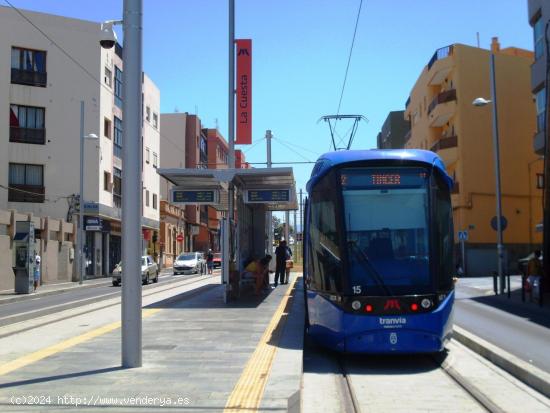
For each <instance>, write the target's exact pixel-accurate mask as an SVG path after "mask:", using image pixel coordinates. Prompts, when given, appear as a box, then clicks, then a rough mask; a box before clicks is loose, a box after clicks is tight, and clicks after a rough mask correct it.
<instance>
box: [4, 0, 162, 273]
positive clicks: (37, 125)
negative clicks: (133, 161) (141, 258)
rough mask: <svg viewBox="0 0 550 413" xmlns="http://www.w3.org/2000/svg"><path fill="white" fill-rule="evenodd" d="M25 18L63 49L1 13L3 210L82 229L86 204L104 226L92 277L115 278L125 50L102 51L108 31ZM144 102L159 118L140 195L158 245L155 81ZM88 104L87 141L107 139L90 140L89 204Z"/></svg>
mask: <svg viewBox="0 0 550 413" xmlns="http://www.w3.org/2000/svg"><path fill="white" fill-rule="evenodd" d="M23 13H24V14H25V16H26V17H27V18H28V19H29V20H30V21H32V22H33V24H34V25H36V26H37V27H39V28H40V29H41V30H43V31H44V32H45V33H49V34H50V36H51V37H52V38H53V39H54V40H55V42H56V43H57V44H59V45H60V46H61V47H62V48H63V50H60V49H59V48H58V47H57V46H56V45H55V44H53V43H52V42H51V41H50V40H49V39H47V38H46V37H45V36H44V35H42V34H41V33H40V32H39V31H37V30H36V29H35V28H34V27H33V26H32V25H31V24H30V23H29V22H28V21H27V20H25V19H23V18H22V17H21V16H20V15H19V14H18V13H17V12H16V11H15V10H13V9H11V8H9V7H0V61H3V62H6V64H4V65H1V66H0V114H3V115H0V133H2V134H3V136H5V139H0V184H1V188H0V209H6V210H8V209H14V210H17V211H19V212H20V213H32V214H34V215H35V216H49V217H51V218H52V219H56V220H66V221H68V222H76V221H77V218H78V207H79V204H80V205H82V209H83V213H84V215H85V217H84V218H85V223H86V222H88V221H89V220H92V219H93V220H94V221H95V225H89V230H86V232H85V233H86V239H85V251H86V264H87V266H86V273H87V275H88V276H91V277H93V276H101V275H108V274H109V273H110V272H111V271H112V269H113V268H114V266H115V265H116V264H117V263H118V262H119V261H120V256H121V239H120V236H121V232H120V231H121V225H120V219H121V201H122V197H123V196H124V194H123V193H122V185H121V182H122V181H121V180H122V172H123V169H124V165H123V163H122V160H121V157H122V155H121V153H122V147H123V145H124V142H122V130H123V127H124V125H123V122H124V117H123V113H122V102H123V99H124V97H123V96H122V73H123V70H124V67H123V62H122V47H121V46H120V45H117V46H116V47H114V48H112V49H103V48H101V47H100V45H99V42H98V39H99V34H100V30H101V25H100V23H96V22H90V21H84V20H78V19H70V18H66V17H62V16H55V15H50V14H44V13H36V12H32V11H23ZM67 55H69V56H70V57H71V58H69V57H68V56H67ZM10 58H11V62H10V63H11V64H10V65H8V64H7V62H8V61H10ZM75 61H76V62H78V64H76V63H75ZM83 68H86V70H84V69H83ZM143 96H144V110H145V108H147V109H148V111H149V112H150V114H151V117H150V119H149V120H144V124H143V153H144V162H143V175H142V176H143V182H142V184H143V185H142V186H143V188H136V190H143V205H141V206H137V207H141V208H142V215H143V218H142V225H143V230H144V238H145V239H147V238H149V239H152V238H153V236H154V231H156V230H158V227H159V177H158V174H157V173H156V165H158V159H159V153H160V150H159V149H160V147H159V127H160V125H159V123H158V114H159V110H160V93H159V91H158V89H157V87H156V86H155V85H154V83H153V82H152V81H151V80H150V79H149V78H148V77H147V76H146V75H144V76H143ZM81 101H83V102H84V104H85V111H84V133H85V134H86V135H87V134H91V133H94V134H96V135H97V136H98V137H99V139H96V140H85V147H84V153H85V155H84V160H85V162H84V168H85V171H84V177H85V179H84V199H83V200H82V202H79V200H78V194H79V192H80V179H79V178H80V173H79V171H80V164H81V159H80V142H81V140H80V124H81V122H80V102H81ZM155 119H156V120H157V121H156V123H155ZM8 122H9V123H8ZM147 153H148V154H149V155H150V158H149V161H147V158H146V154H147ZM155 159H156V160H155ZM98 218H99V220H98ZM98 222H99V225H97V223H98ZM86 227H88V225H86ZM85 229H86V228H85ZM144 246H145V247H147V245H144Z"/></svg>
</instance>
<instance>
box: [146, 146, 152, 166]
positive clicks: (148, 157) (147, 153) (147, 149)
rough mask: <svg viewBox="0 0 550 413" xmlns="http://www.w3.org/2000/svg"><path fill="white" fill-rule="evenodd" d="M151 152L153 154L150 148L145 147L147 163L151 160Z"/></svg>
mask: <svg viewBox="0 0 550 413" xmlns="http://www.w3.org/2000/svg"><path fill="white" fill-rule="evenodd" d="M150 154H151V152H150V151H149V148H146V149H145V162H146V163H149V161H150V157H151V156H150Z"/></svg>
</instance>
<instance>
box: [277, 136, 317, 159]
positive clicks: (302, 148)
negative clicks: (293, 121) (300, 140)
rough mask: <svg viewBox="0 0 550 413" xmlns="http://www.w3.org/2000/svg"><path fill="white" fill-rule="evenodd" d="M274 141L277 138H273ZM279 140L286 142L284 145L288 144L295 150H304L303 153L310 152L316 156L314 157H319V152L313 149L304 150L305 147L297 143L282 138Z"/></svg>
mask: <svg viewBox="0 0 550 413" xmlns="http://www.w3.org/2000/svg"><path fill="white" fill-rule="evenodd" d="M273 139H275V138H273ZM277 140H278V141H280V142H284V143H286V144H288V145H291V146H294V147H295V148H298V149H301V150H303V151H306V152H310V153H312V154H314V155H316V156H319V152H316V151H312V150H311V149H307V148H304V147H302V146H299V145H296V144H295V143H292V142H289V141H286V140H284V139H281V138H277Z"/></svg>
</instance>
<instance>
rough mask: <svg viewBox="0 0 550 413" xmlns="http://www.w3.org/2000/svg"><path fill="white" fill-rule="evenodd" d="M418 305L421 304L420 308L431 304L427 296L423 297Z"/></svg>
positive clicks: (428, 306)
mask: <svg viewBox="0 0 550 413" xmlns="http://www.w3.org/2000/svg"><path fill="white" fill-rule="evenodd" d="M420 305H421V306H422V308H430V306H431V305H432V302H431V301H430V300H429V299H428V298H424V299H423V300H422V301H421V302H420Z"/></svg>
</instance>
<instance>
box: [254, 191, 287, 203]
mask: <svg viewBox="0 0 550 413" xmlns="http://www.w3.org/2000/svg"><path fill="white" fill-rule="evenodd" d="M289 201H290V190H289V189H249V190H248V192H247V199H246V202H258V203H262V202H266V203H267V202H289Z"/></svg>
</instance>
